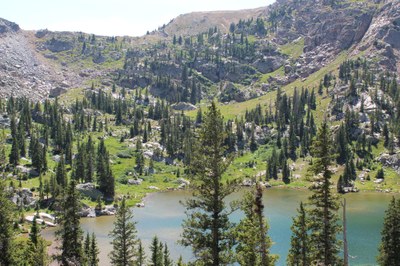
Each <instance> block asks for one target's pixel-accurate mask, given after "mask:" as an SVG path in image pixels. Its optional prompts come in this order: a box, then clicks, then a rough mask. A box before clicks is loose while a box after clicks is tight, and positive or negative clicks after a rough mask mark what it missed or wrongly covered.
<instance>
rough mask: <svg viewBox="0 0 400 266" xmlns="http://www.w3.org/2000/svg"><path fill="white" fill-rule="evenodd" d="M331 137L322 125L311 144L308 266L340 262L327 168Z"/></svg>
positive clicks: (335, 208) (334, 201)
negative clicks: (312, 177)
mask: <svg viewBox="0 0 400 266" xmlns="http://www.w3.org/2000/svg"><path fill="white" fill-rule="evenodd" d="M332 150H333V147H332V141H331V134H330V131H329V128H328V125H327V123H326V122H324V123H323V124H322V126H321V128H320V129H319V131H318V134H317V137H316V139H315V140H314V142H313V157H314V160H313V165H312V167H311V169H310V170H311V171H312V173H313V174H314V176H315V177H314V182H313V184H312V185H311V187H310V190H311V191H312V192H313V194H312V195H311V196H310V198H309V201H310V205H311V206H312V208H311V210H310V221H311V243H312V247H313V249H312V263H314V264H317V265H319V264H322V265H338V264H340V263H341V260H340V258H339V256H338V253H339V250H340V243H339V241H338V240H337V238H336V236H337V234H338V233H339V231H340V226H339V225H338V220H339V219H338V215H337V211H338V209H339V205H338V202H337V201H338V199H337V196H336V195H334V194H333V192H332V191H331V189H330V186H331V180H330V179H331V176H332V172H331V170H330V169H329V166H330V165H331V163H332V160H333V158H334V156H333V155H332Z"/></svg>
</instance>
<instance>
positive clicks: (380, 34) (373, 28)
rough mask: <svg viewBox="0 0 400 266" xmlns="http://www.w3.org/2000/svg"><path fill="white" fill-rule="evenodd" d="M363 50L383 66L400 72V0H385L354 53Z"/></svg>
mask: <svg viewBox="0 0 400 266" xmlns="http://www.w3.org/2000/svg"><path fill="white" fill-rule="evenodd" d="M360 52H363V53H364V54H366V55H368V56H369V57H371V58H376V60H378V62H379V63H380V64H381V65H382V67H384V68H387V69H388V70H391V71H397V73H398V74H400V64H399V62H400V2H399V1H384V2H382V3H381V6H380V7H379V8H378V9H377V11H376V13H375V15H374V17H373V19H372V21H371V24H370V26H369V27H368V30H367V32H366V33H365V35H364V37H363V39H362V40H361V41H360V42H359V43H357V45H356V47H355V49H354V51H353V54H357V53H360Z"/></svg>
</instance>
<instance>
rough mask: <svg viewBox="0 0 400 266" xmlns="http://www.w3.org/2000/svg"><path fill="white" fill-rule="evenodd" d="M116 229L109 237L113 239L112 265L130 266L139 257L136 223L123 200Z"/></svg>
mask: <svg viewBox="0 0 400 266" xmlns="http://www.w3.org/2000/svg"><path fill="white" fill-rule="evenodd" d="M115 218H116V219H115V222H114V229H113V230H112V231H111V232H110V234H109V236H110V237H112V238H113V240H112V242H111V244H112V246H113V250H112V251H111V253H110V255H109V256H110V258H111V263H112V265H116V266H128V265H131V264H132V263H134V262H135V260H136V257H137V250H136V248H137V244H138V240H137V236H136V235H137V231H136V223H135V222H133V221H132V218H133V214H132V211H131V210H130V209H129V207H128V206H127V205H126V200H125V198H123V199H122V201H121V204H120V206H119V208H118V212H117V215H116V217H115Z"/></svg>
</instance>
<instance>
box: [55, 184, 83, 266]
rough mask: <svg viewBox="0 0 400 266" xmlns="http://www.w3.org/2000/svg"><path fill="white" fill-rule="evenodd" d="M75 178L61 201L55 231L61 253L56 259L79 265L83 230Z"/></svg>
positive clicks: (65, 263)
mask: <svg viewBox="0 0 400 266" xmlns="http://www.w3.org/2000/svg"><path fill="white" fill-rule="evenodd" d="M75 186H76V182H75V180H73V179H72V180H71V181H70V183H69V184H68V188H67V190H66V192H65V196H64V198H63V200H62V203H61V210H62V211H61V213H60V219H59V223H60V227H59V229H58V230H57V232H56V235H57V237H58V240H60V244H61V246H60V249H61V255H60V256H59V258H58V260H59V261H60V262H61V264H62V265H71V264H72V265H80V264H81V262H82V259H83V252H82V240H83V232H82V229H81V227H80V222H79V220H80V216H79V213H78V212H79V210H80V202H79V192H78V191H77V190H76V188H75Z"/></svg>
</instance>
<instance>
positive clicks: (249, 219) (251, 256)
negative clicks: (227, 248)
mask: <svg viewBox="0 0 400 266" xmlns="http://www.w3.org/2000/svg"><path fill="white" fill-rule="evenodd" d="M241 209H242V211H243V212H244V213H245V218H244V219H242V220H241V221H240V223H239V224H238V225H237V226H236V228H235V235H236V240H237V242H238V244H237V247H236V257H237V261H238V262H239V264H240V265H254V266H257V265H260V266H267V265H274V263H275V260H276V259H277V257H276V256H271V255H270V254H269V249H270V247H271V245H272V242H271V239H270V238H269V237H268V235H267V233H268V224H267V222H266V221H265V219H264V216H263V209H264V205H263V204H262V188H261V185H260V184H257V188H256V191H255V192H253V193H251V192H248V193H247V194H245V196H244V198H243V201H242V203H241Z"/></svg>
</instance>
